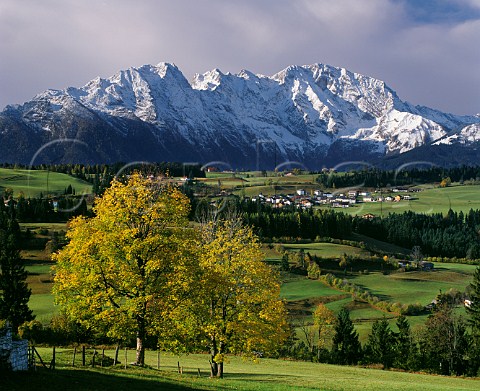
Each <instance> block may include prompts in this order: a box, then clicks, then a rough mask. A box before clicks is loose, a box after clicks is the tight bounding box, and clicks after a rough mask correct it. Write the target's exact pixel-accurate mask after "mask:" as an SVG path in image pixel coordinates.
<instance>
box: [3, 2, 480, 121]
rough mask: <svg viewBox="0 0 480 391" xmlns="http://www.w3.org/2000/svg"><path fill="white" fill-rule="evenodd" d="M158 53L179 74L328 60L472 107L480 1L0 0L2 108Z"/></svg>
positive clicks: (478, 73)
mask: <svg viewBox="0 0 480 391" xmlns="http://www.w3.org/2000/svg"><path fill="white" fill-rule="evenodd" d="M163 61H166V62H173V63H175V64H176V65H177V66H178V67H179V68H180V70H181V71H182V72H183V73H184V74H185V76H186V77H187V78H188V79H190V78H191V77H192V76H193V75H194V74H195V73H203V72H206V71H208V70H211V69H213V68H220V69H221V70H222V71H223V72H232V73H237V72H239V71H240V70H241V69H248V70H250V71H252V72H254V73H261V74H265V75H272V74H274V73H276V72H278V71H280V70H282V69H283V68H285V67H287V66H288V65H292V64H296V65H304V64H313V63H326V64H330V65H335V66H339V67H345V68H347V69H349V70H351V71H354V72H358V73H362V74H365V75H369V76H373V77H376V78H379V79H382V80H384V81H385V82H386V83H387V84H388V85H389V86H390V87H392V88H393V89H394V90H396V91H397V93H398V94H399V96H400V98H401V99H403V100H407V101H409V102H411V103H414V104H421V105H426V106H430V107H433V108H437V109H441V110H444V111H448V112H452V113H455V114H475V113H479V112H480V0H170V1H167V0H41V1H40V0H0V109H1V108H3V107H4V106H5V105H7V104H10V103H23V102H24V101H26V100H29V99H31V98H32V97H33V96H34V95H35V94H37V93H39V92H42V91H44V90H46V89H48V88H53V89H63V88H66V87H68V86H77V87H79V86H82V85H84V84H86V83H87V82H88V81H89V80H91V79H93V78H95V77H96V76H101V77H109V76H111V75H113V74H114V73H115V72H117V71H118V70H120V69H126V68H129V67H131V66H141V65H143V64H147V63H150V64H157V63H159V62H163Z"/></svg>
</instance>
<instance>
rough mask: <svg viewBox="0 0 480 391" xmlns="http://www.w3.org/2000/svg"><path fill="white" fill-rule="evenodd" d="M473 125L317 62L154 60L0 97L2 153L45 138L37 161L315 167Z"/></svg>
mask: <svg viewBox="0 0 480 391" xmlns="http://www.w3.org/2000/svg"><path fill="white" fill-rule="evenodd" d="M479 124H480V117H479V116H458V115H453V114H449V113H443V112H441V111H439V110H435V109H431V108H428V107H424V106H414V105H412V104H410V103H408V102H404V101H402V100H401V99H400V98H399V97H398V95H397V94H396V92H395V91H394V90H393V89H391V88H390V87H389V86H388V85H387V84H386V83H385V82H384V81H381V80H378V79H375V78H372V77H368V76H365V75H361V74H358V73H354V72H351V71H348V70H346V69H345V68H338V67H333V66H330V65H325V64H320V63H317V64H312V65H304V66H298V65H293V66H289V67H287V68H285V69H284V70H282V71H280V72H277V73H276V74H274V75H272V76H265V75H260V74H254V73H252V72H250V71H248V70H242V71H240V72H239V73H238V74H231V73H223V72H221V71H220V70H219V69H213V70H211V71H208V72H205V73H203V74H196V75H195V76H194V77H193V79H192V80H191V81H190V82H189V81H188V80H187V79H186V78H185V76H184V75H183V73H182V72H181V71H180V70H179V69H178V68H177V67H176V66H175V65H174V64H170V63H159V64H157V65H143V66H141V67H131V68H129V69H127V70H122V71H119V72H117V73H116V74H114V75H113V76H111V77H109V78H106V79H102V78H99V77H97V78H95V79H93V80H91V81H90V82H88V83H87V84H86V85H85V86H83V87H80V88H76V87H68V88H66V89H64V90H47V91H44V92H43V93H40V94H38V95H36V96H35V97H34V98H33V99H32V100H31V101H28V102H26V103H24V104H23V105H14V106H13V105H12V106H7V107H6V108H5V109H4V110H3V111H2V112H1V113H0V159H1V157H3V159H5V161H6V162H21V163H26V162H31V159H32V157H33V156H34V155H35V152H36V151H38V149H39V148H41V147H42V146H43V145H45V144H47V143H49V142H50V143H52V147H48V148H45V150H44V152H42V154H40V155H37V158H36V159H38V162H43V161H46V162H53V160H55V159H56V160H58V161H60V162H67V161H70V162H72V161H74V160H75V159H77V160H78V159H79V160H80V162H88V163H109V162H115V161H134V160H149V161H162V160H176V161H193V160H195V161H198V162H202V163H206V162H209V161H219V160H220V161H224V162H225V164H227V165H230V166H232V167H234V168H250V169H252V168H273V166H275V165H276V164H277V163H281V162H285V161H295V162H298V164H302V165H304V166H307V167H309V168H312V169H317V168H321V167H324V166H332V165H334V164H336V163H338V162H340V161H342V159H343V161H346V160H348V159H346V158H347V157H349V158H350V157H352V158H353V157H355V159H356V160H358V159H360V160H364V161H366V162H373V161H375V162H378V161H380V160H382V159H383V158H384V157H387V156H388V157H390V158H391V156H392V155H397V154H400V155H401V154H403V153H406V152H409V151H412V150H413V149H415V148H419V147H424V146H431V148H434V147H435V145H440V144H441V145H442V146H443V147H445V146H446V145H454V146H456V147H461V148H470V149H471V148H476V146H477V143H478V141H479V140H480V126H479ZM14 139H16V140H17V141H18V142H17V143H16V142H15V141H14ZM68 139H73V140H78V141H80V142H81V143H84V144H86V145H87V146H85V145H83V144H81V143H70V142H68V141H65V140H68ZM62 140H64V141H62ZM27 141H29V142H30V143H29V142H27ZM436 143H437V144H436ZM29 144H31V145H29ZM49 154H50V155H52V156H48V155H49ZM75 162H77V161H75Z"/></svg>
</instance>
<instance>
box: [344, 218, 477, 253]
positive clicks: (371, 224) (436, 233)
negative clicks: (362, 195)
mask: <svg viewBox="0 0 480 391" xmlns="http://www.w3.org/2000/svg"><path fill="white" fill-rule="evenodd" d="M352 230H353V231H354V232H358V233H361V234H364V235H367V236H370V237H372V238H375V239H378V240H382V241H384V242H388V243H393V244H396V245H399V246H402V247H406V248H412V247H413V246H421V248H422V252H423V253H424V254H426V255H429V256H433V257H449V258H452V257H458V258H468V259H477V258H480V240H479V234H478V233H479V230H480V211H479V210H472V209H471V210H470V211H469V212H468V213H467V214H464V213H463V212H458V213H457V212H454V211H452V210H449V211H448V213H446V214H442V213H435V214H430V215H426V214H419V213H414V212H411V211H409V212H404V213H402V214H396V213H392V214H389V215H388V216H387V217H384V218H383V219H380V218H374V219H363V218H358V217H357V218H355V219H354V220H353V227H352Z"/></svg>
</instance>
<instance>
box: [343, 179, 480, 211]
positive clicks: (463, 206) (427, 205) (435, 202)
mask: <svg viewBox="0 0 480 391" xmlns="http://www.w3.org/2000/svg"><path fill="white" fill-rule="evenodd" d="M410 194H411V193H410ZM385 195H386V194H383V196H385ZM449 209H452V210H455V211H458V212H459V211H463V212H464V213H465V212H468V211H469V210H470V209H480V186H478V185H475V186H452V187H447V188H426V189H424V190H422V191H420V192H418V193H414V195H413V196H412V199H411V200H402V201H400V202H366V203H360V204H357V206H355V207H353V208H348V209H344V210H343V211H344V212H346V213H350V214H354V215H363V214H367V213H372V214H374V215H377V216H381V215H383V216H386V215H388V214H389V213H403V212H405V211H409V210H411V211H414V212H416V213H427V214H429V213H446V212H448V210H449Z"/></svg>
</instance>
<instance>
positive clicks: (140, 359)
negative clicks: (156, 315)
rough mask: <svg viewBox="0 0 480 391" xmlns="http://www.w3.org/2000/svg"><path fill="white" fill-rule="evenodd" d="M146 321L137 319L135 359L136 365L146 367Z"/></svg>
mask: <svg viewBox="0 0 480 391" xmlns="http://www.w3.org/2000/svg"><path fill="white" fill-rule="evenodd" d="M145 335H146V332H145V319H143V318H141V317H139V318H138V319H137V354H136V357H135V365H138V366H144V365H145V345H144V342H145Z"/></svg>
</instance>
